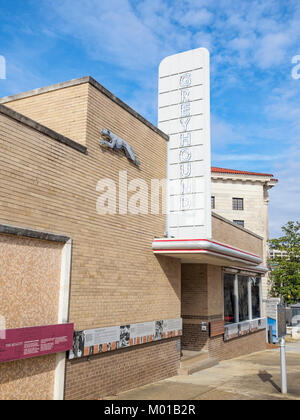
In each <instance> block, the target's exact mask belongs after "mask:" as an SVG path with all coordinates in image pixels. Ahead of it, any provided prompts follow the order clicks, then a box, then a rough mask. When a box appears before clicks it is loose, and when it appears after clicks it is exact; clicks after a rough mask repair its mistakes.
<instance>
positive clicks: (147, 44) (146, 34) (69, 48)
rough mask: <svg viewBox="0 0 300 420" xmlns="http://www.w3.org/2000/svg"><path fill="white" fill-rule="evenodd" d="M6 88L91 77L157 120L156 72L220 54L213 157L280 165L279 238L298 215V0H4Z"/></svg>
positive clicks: (6, 91)
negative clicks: (185, 58) (186, 54)
mask: <svg viewBox="0 0 300 420" xmlns="http://www.w3.org/2000/svg"><path fill="white" fill-rule="evenodd" d="M0 40H1V42H0V55H3V56H5V58H6V61H7V79H6V80H0V96H6V95H11V94H15V93H19V92H22V91H25V90H30V89H34V88H37V87H41V86H46V85H49V84H52V83H57V82H61V81H65V80H70V79H73V78H77V77H82V76H86V75H91V76H93V77H94V78H95V79H96V80H98V81H99V82H100V83H101V84H102V85H104V86H105V87H106V88H107V89H109V90H110V91H112V92H113V93H114V94H115V95H117V96H118V97H120V98H121V99H122V100H123V101H125V102H127V103H128V104H129V105H130V106H132V107H133V108H134V109H136V110H137V111H138V112H139V113H140V114H142V115H143V116H145V117H146V118H147V119H149V120H150V121H151V122H153V123H154V124H157V73H158V66H159V63H160V61H161V60H162V59H163V58H164V57H166V56H168V55H170V54H174V53H178V52H181V51H184V50H188V49H192V48H198V47H202V46H205V47H207V48H208V49H209V50H210V53H211V112H212V159H213V161H212V164H213V165H214V166H221V167H228V168H234V169H244V170H251V171H260V172H267V173H273V174H274V176H275V177H276V178H279V180H280V183H279V184H278V185H277V186H276V187H275V188H274V189H273V190H272V191H271V194H270V232H271V236H274V235H278V234H279V233H280V226H281V225H282V224H284V223H286V222H287V221H288V220H297V219H298V220H299V208H300V185H299V170H300V163H299V161H300V142H299V140H300V79H298V80H295V79H293V78H292V68H293V67H294V64H292V58H293V57H294V56H296V55H300V2H299V0H288V1H285V2H283V1H282V0H264V1H262V0H261V1H258V0H243V1H242V0H240V1H239V0H218V1H216V0H181V1H179V0H172V1H167V0H81V1H79V0H39V1H36V0H27V1H24V0H11V1H7V0H6V1H4V0H0Z"/></svg>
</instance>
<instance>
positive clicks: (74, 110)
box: [5, 83, 88, 145]
mask: <svg viewBox="0 0 300 420" xmlns="http://www.w3.org/2000/svg"><path fill="white" fill-rule="evenodd" d="M87 104H88V83H85V84H81V85H78V86H71V87H68V88H65V89H58V90H52V91H49V92H44V93H41V94H39V95H33V96H29V97H27V98H23V99H19V100H15V101H10V102H8V103H5V105H6V106H8V107H9V108H11V109H13V110H14V111H16V112H19V113H20V114H23V115H26V116H27V117H29V118H31V119H32V120H34V121H37V122H39V123H40V124H43V125H45V126H46V127H48V128H51V129H52V130H54V131H57V132H58V133H60V134H63V135H64V136H66V137H69V138H70V139H72V140H74V141H77V142H78V143H81V144H84V145H85V143H86V130H87Z"/></svg>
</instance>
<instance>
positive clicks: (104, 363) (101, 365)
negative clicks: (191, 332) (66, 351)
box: [65, 338, 180, 400]
mask: <svg viewBox="0 0 300 420" xmlns="http://www.w3.org/2000/svg"><path fill="white" fill-rule="evenodd" d="M178 340H180V339H175V338H174V339H170V340H166V341H160V342H156V343H152V344H148V345H142V346H137V347H133V348H130V349H124V350H118V351H115V352H112V353H111V354H108V353H106V354H103V355H100V356H95V357H93V358H90V359H89V360H87V359H86V358H85V359H79V360H75V361H71V362H68V363H67V370H66V372H67V381H66V395H65V398H66V399H67V400H71V399H73V400H74V399H75V400H76V399H79V400H84V399H100V398H101V397H103V396H107V395H114V394H116V393H119V392H122V391H125V390H128V389H133V388H136V387H138V386H142V385H145V384H147V383H149V382H152V381H159V380H162V379H165V378H168V377H171V376H175V375H177V369H178V368H179V363H180V351H178V349H177V341H178Z"/></svg>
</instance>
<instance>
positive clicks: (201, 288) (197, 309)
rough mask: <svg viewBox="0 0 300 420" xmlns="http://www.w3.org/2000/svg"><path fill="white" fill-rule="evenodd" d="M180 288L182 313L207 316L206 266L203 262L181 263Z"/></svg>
mask: <svg viewBox="0 0 300 420" xmlns="http://www.w3.org/2000/svg"><path fill="white" fill-rule="evenodd" d="M181 288H182V290H181V296H182V303H181V313H182V315H184V316H188V315H197V316H199V315H202V316H207V315H208V288H207V266H206V265H204V264H182V266H181Z"/></svg>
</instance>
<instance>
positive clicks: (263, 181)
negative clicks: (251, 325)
mask: <svg viewBox="0 0 300 420" xmlns="http://www.w3.org/2000/svg"><path fill="white" fill-rule="evenodd" d="M277 182H278V180H277V179H275V178H274V176H273V175H272V174H267V173H259V172H249V171H241V170H235V169H226V168H217V167H212V207H213V211H215V212H216V213H218V214H219V215H221V216H223V217H225V218H227V219H228V220H231V221H232V222H234V223H236V224H237V225H239V226H241V227H244V228H245V229H248V230H250V231H252V232H255V233H257V234H258V235H260V236H261V237H263V241H264V247H263V263H264V265H267V264H268V258H269V246H268V240H269V191H270V189H271V188H273V187H274V186H275V185H276V184H277ZM268 279H269V277H268V275H266V276H264V277H263V283H262V284H263V286H262V290H263V298H264V299H267V298H268V293H269V284H268Z"/></svg>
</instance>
